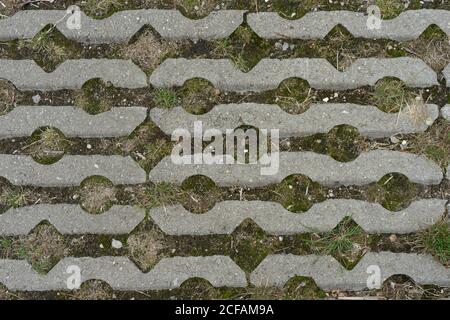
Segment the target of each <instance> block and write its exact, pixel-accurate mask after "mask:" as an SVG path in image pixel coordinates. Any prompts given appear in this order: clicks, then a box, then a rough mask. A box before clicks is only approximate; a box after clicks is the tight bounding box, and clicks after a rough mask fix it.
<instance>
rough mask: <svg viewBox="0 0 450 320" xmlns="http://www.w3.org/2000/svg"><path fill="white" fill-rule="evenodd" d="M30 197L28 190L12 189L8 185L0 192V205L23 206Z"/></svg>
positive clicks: (8, 206)
mask: <svg viewBox="0 0 450 320" xmlns="http://www.w3.org/2000/svg"><path fill="white" fill-rule="evenodd" d="M30 197H31V192H30V191H24V190H20V189H19V190H14V189H11V188H9V187H7V188H4V189H2V191H1V193H0V205H2V206H5V207H7V208H10V207H12V208H19V207H23V206H24V205H25V204H26V203H27V202H28V199H29V198H30Z"/></svg>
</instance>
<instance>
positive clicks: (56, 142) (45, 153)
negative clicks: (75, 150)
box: [22, 127, 71, 164]
mask: <svg viewBox="0 0 450 320" xmlns="http://www.w3.org/2000/svg"><path fill="white" fill-rule="evenodd" d="M31 140H32V142H31V143H29V144H28V145H26V146H25V147H24V148H22V151H26V152H27V153H28V154H30V155H31V156H32V157H33V158H34V159H35V160H36V161H38V162H39V163H42V164H52V163H55V162H56V161H58V160H59V159H61V157H62V156H63V155H64V151H65V149H66V147H67V146H68V145H69V144H70V143H71V142H70V141H69V140H67V139H65V137H64V135H63V134H62V133H61V132H60V131H59V130H57V129H55V128H52V127H46V128H41V129H39V130H38V131H36V132H35V133H33V135H32V136H31Z"/></svg>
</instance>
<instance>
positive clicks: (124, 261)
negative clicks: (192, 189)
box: [0, 256, 247, 291]
mask: <svg viewBox="0 0 450 320" xmlns="http://www.w3.org/2000/svg"><path fill="white" fill-rule="evenodd" d="M70 266H77V267H78V268H79V269H80V270H81V281H82V282H85V281H88V280H93V279H95V280H102V281H105V282H106V283H108V284H109V285H110V286H111V287H112V288H113V289H115V290H160V289H174V288H178V287H179V286H180V285H181V284H182V283H183V282H184V281H186V280H188V279H189V278H196V277H199V278H203V279H206V280H208V281H209V282H210V283H211V284H212V285H213V286H215V287H224V286H227V287H245V286H246V285H247V279H246V278H245V273H244V272H243V271H242V270H241V269H240V268H239V267H238V266H237V265H236V264H235V263H234V262H233V260H231V259H230V258H229V257H225V256H208V257H174V258H163V259H162V260H161V261H159V262H158V264H157V265H155V266H154V267H153V268H152V269H151V270H150V271H149V272H147V273H143V272H142V271H140V270H139V269H138V268H137V267H136V265H135V264H134V263H133V262H132V261H130V260H129V259H128V258H126V257H99V258H65V259H63V260H61V261H60V262H59V263H58V264H57V265H56V266H54V267H53V269H52V270H50V272H49V273H48V274H46V275H40V274H38V273H37V272H36V271H34V270H33V269H32V268H31V266H30V264H29V263H28V262H26V261H25V260H0V279H1V280H2V283H3V284H4V285H6V287H7V288H9V289H10V290H27V291H47V290H68V288H67V281H68V278H69V277H70V275H71V274H72V273H73V269H70ZM70 270H72V271H70Z"/></svg>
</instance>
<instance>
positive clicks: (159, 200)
mask: <svg viewBox="0 0 450 320" xmlns="http://www.w3.org/2000/svg"><path fill="white" fill-rule="evenodd" d="M182 193H183V191H182V190H180V189H179V188H178V187H176V186H173V185H171V184H170V183H167V182H161V183H158V184H154V185H151V186H148V187H145V188H144V189H143V190H142V193H141V197H140V199H141V201H140V203H141V205H142V206H144V207H145V208H147V209H151V208H154V207H161V206H166V205H173V204H176V203H177V202H178V201H179V199H180V196H181V194H182Z"/></svg>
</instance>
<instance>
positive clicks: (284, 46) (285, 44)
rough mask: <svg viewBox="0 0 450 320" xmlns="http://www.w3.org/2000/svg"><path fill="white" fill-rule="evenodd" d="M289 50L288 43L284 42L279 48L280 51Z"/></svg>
mask: <svg viewBox="0 0 450 320" xmlns="http://www.w3.org/2000/svg"><path fill="white" fill-rule="evenodd" d="M288 49H289V43H287V42H285V43H283V46H282V47H281V50H283V51H286V50H288Z"/></svg>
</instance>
